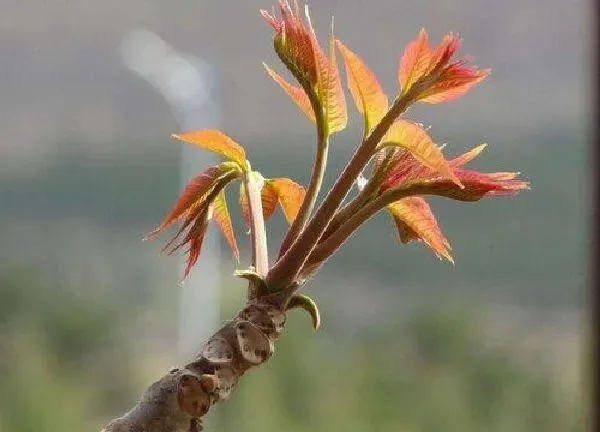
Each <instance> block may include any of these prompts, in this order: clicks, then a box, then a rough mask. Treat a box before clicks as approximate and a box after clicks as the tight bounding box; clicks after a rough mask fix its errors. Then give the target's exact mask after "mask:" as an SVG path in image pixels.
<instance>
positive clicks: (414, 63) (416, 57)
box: [398, 29, 432, 93]
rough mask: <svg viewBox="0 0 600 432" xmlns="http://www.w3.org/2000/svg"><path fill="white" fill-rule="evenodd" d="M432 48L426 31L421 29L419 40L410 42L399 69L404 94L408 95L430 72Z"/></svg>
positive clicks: (401, 58)
mask: <svg viewBox="0 0 600 432" xmlns="http://www.w3.org/2000/svg"><path fill="white" fill-rule="evenodd" d="M431 55H432V53H431V47H430V46H429V38H428V36H427V32H426V31H425V29H421V31H420V32H419V36H417V39H415V40H414V41H412V42H410V43H409V44H408V45H407V46H406V49H405V50H404V53H403V54H402V57H400V64H399V67H398V81H399V83H400V88H401V89H402V93H406V92H407V91H408V89H410V88H411V87H412V85H413V84H414V83H415V82H417V81H418V80H419V79H420V78H422V77H423V76H424V75H426V74H427V73H428V72H429V66H430V65H431Z"/></svg>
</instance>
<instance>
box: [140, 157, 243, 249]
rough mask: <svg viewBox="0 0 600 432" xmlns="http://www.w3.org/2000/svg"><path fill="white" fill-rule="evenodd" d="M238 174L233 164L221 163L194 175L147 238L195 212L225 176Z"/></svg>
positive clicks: (154, 235) (153, 236)
mask: <svg viewBox="0 0 600 432" xmlns="http://www.w3.org/2000/svg"><path fill="white" fill-rule="evenodd" d="M236 175H239V173H237V174H236V169H235V168H234V167H232V166H231V165H226V164H219V165H214V166H211V167H209V168H207V169H206V170H205V171H204V172H203V173H201V174H199V175H197V176H196V177H194V178H193V179H192V180H191V181H190V182H189V183H188V184H187V185H186V187H185V188H184V190H183V192H182V194H181V195H180V197H179V199H178V200H177V203H176V204H175V206H174V207H173V209H172V210H171V211H170V212H169V213H168V214H167V216H166V217H165V218H164V219H163V221H162V222H161V223H160V225H159V226H158V227H157V228H156V229H154V230H153V231H152V232H151V233H149V234H148V235H147V236H146V238H145V240H146V239H152V238H155V237H156V236H157V235H159V234H160V233H161V232H163V231H164V230H165V229H167V228H168V227H169V226H170V225H171V224H173V223H174V222H177V221H178V220H180V219H181V218H182V217H185V216H186V215H187V214H189V213H193V212H194V209H195V208H197V207H198V206H200V205H201V204H203V203H204V201H205V200H206V198H207V197H208V196H209V195H210V193H211V192H212V191H213V190H214V189H215V188H216V187H217V185H218V184H219V180H220V179H221V178H222V177H223V176H228V177H232V178H233V177H235V176H236Z"/></svg>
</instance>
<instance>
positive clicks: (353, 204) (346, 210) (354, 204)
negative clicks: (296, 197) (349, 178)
mask: <svg viewBox="0 0 600 432" xmlns="http://www.w3.org/2000/svg"><path fill="white" fill-rule="evenodd" d="M392 156H393V152H389V153H388V154H387V155H386V156H385V158H384V159H383V161H382V163H381V164H380V165H379V167H378V168H377V170H376V171H375V173H374V174H373V176H371V178H370V179H369V181H368V182H367V184H366V185H365V187H364V188H363V189H362V190H361V191H360V192H359V193H358V195H356V197H354V199H353V200H352V201H350V202H349V203H348V204H347V205H345V206H344V207H342V208H341V209H340V210H339V211H338V212H337V213H336V214H335V216H334V217H333V219H332V220H331V223H330V224H329V226H328V227H327V229H326V230H325V232H324V233H323V236H322V237H321V239H320V241H323V240H324V239H326V238H327V237H329V236H330V235H331V234H332V233H333V232H334V231H335V230H337V228H338V227H339V226H340V225H341V224H343V223H344V221H346V220H347V219H349V218H350V217H351V216H352V215H353V214H354V213H356V212H357V211H358V210H359V209H360V208H361V207H362V206H363V205H364V204H365V203H366V202H367V201H368V200H369V198H371V196H373V194H374V193H375V192H376V191H377V188H378V187H379V186H380V185H381V183H382V182H383V180H385V176H386V174H387V172H388V171H389V168H390V162H391V159H392Z"/></svg>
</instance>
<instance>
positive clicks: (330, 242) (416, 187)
mask: <svg viewBox="0 0 600 432" xmlns="http://www.w3.org/2000/svg"><path fill="white" fill-rule="evenodd" d="M430 191H431V188H430V186H429V182H427V181H422V180H421V181H419V182H408V183H405V184H404V185H402V186H400V187H398V188H394V189H390V190H388V191H386V192H384V193H383V194H382V195H380V196H379V197H377V198H376V199H374V200H372V201H369V202H367V203H366V204H365V205H364V206H363V207H362V208H360V209H359V210H358V211H356V212H354V213H353V214H352V215H351V216H350V217H349V219H348V220H346V221H345V222H344V223H342V224H341V225H340V226H339V227H338V228H337V229H336V230H335V231H334V232H332V233H331V234H330V235H329V236H328V237H327V238H326V239H324V241H323V242H322V243H319V244H318V245H317V247H315V248H314V250H313V251H312V253H311V254H310V256H309V258H308V260H307V261H306V264H305V266H304V269H306V270H309V273H314V271H315V270H316V266H321V265H322V264H323V263H324V262H325V260H327V259H328V258H329V257H330V256H331V255H333V253H334V252H335V251H336V250H338V249H339V248H340V246H342V245H343V244H344V243H345V242H346V241H347V240H348V239H349V238H350V237H351V236H352V234H353V233H354V232H355V231H356V230H357V229H358V228H359V227H360V226H361V225H362V224H363V223H365V222H366V221H367V220H368V219H370V218H371V217H373V216H374V215H375V214H377V213H378V212H379V211H380V210H382V209H384V208H385V207H386V206H387V205H388V204H391V203H393V202H395V201H398V200H400V199H402V198H406V197H408V196H413V195H423V194H428V192H430ZM307 276H309V275H308V274H304V273H303V277H307Z"/></svg>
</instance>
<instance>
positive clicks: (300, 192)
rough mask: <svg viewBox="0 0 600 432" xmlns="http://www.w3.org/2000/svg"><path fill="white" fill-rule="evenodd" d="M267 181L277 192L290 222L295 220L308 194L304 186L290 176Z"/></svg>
mask: <svg viewBox="0 0 600 432" xmlns="http://www.w3.org/2000/svg"><path fill="white" fill-rule="evenodd" d="M265 183H268V184H269V186H270V187H272V188H273V189H274V190H275V191H276V192H277V197H278V198H279V203H280V204H281V209H282V210H283V214H284V215H285V218H286V219H287V221H288V223H290V224H291V223H292V222H294V219H296V216H297V215H298V211H299V210H300V206H301V205H302V201H304V196H305V195H306V191H305V190H304V187H302V186H301V185H299V184H298V183H296V182H294V181H293V180H291V179H288V178H275V179H270V180H267V181H266V182H265Z"/></svg>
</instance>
